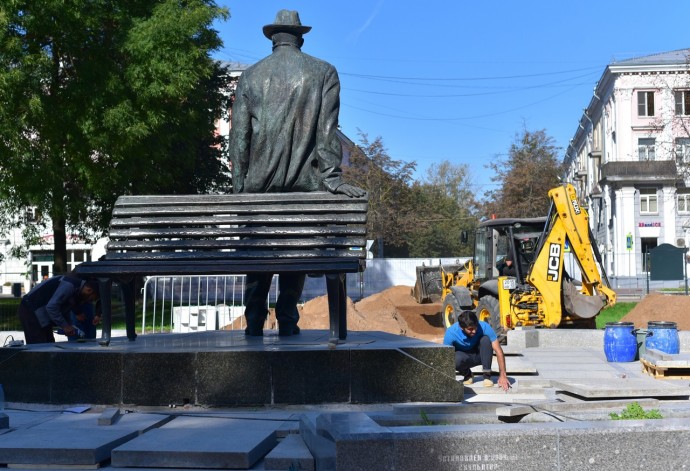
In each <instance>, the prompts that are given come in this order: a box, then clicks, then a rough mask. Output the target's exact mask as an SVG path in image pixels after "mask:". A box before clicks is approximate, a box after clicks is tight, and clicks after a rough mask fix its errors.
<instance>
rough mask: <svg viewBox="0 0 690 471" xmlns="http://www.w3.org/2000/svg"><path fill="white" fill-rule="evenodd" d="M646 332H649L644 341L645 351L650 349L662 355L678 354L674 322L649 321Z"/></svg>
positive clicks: (678, 348) (678, 344) (678, 343)
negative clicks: (662, 353)
mask: <svg viewBox="0 0 690 471" xmlns="http://www.w3.org/2000/svg"><path fill="white" fill-rule="evenodd" d="M647 330H649V332H650V334H649V337H647V340H646V341H645V348H646V349H647V350H649V349H650V348H651V349H654V350H659V351H660V352H664V353H670V354H676V353H680V339H679V338H678V329H677V328H676V323H675V322H666V321H649V322H647Z"/></svg>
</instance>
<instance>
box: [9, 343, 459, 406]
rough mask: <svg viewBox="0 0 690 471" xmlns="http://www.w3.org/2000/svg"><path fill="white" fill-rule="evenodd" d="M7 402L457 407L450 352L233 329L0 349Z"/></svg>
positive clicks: (426, 346)
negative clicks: (331, 345)
mask: <svg viewBox="0 0 690 471" xmlns="http://www.w3.org/2000/svg"><path fill="white" fill-rule="evenodd" d="M0 378H1V379H2V383H3V387H4V389H5V396H6V400H7V401H12V402H24V403H46V404H82V403H88V404H102V405H109V404H116V405H120V404H123V405H129V404H133V405H149V406H167V405H182V404H192V405H205V406H237V405H257V404H318V403H387V402H412V401H414V402H416V401H429V402H459V401H462V400H463V389H462V384H460V383H458V382H457V381H456V380H455V368H454V354H453V350H452V348H450V347H445V346H443V345H439V344H436V343H431V342H426V341H423V340H417V339H412V338H409V337H403V336H398V335H392V334H388V333H384V332H350V333H349V335H348V338H347V340H346V341H345V342H344V343H342V344H338V345H337V346H336V347H335V348H329V345H328V332H327V331H322V330H311V331H302V333H301V334H300V335H296V336H292V337H279V336H278V335H277V333H276V332H275V331H266V332H265V335H264V337H245V335H244V333H243V332H241V331H211V332H200V333H190V334H152V335H142V336H139V337H138V338H137V340H136V341H133V342H131V341H129V340H127V338H126V337H116V338H114V339H113V340H112V341H111V343H110V345H109V346H108V347H102V346H100V345H98V343H96V342H90V343H68V342H61V343H55V344H43V345H30V346H26V347H24V348H2V349H0Z"/></svg>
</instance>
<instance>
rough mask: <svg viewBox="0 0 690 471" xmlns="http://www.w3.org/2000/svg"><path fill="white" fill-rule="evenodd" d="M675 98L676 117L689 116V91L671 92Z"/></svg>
mask: <svg viewBox="0 0 690 471" xmlns="http://www.w3.org/2000/svg"><path fill="white" fill-rule="evenodd" d="M673 95H674V96H675V98H676V116H690V90H678V91H675V92H673Z"/></svg>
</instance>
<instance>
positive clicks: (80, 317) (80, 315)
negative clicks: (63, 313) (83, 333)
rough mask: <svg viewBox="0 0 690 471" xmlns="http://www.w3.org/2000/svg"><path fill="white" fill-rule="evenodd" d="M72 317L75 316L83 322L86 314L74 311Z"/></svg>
mask: <svg viewBox="0 0 690 471" xmlns="http://www.w3.org/2000/svg"><path fill="white" fill-rule="evenodd" d="M74 317H76V318H77V320H78V321H79V322H84V321H85V320H86V314H84V313H83V312H78V313H76V314H75V315H74Z"/></svg>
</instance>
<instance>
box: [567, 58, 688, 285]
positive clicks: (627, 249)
mask: <svg viewBox="0 0 690 471" xmlns="http://www.w3.org/2000/svg"><path fill="white" fill-rule="evenodd" d="M689 61H690V49H682V50H677V51H671V52H664V53H659V54H653V55H650V56H644V57H639V58H635V59H628V60H622V61H614V62H612V63H611V64H609V65H608V66H607V67H606V69H605V70H604V73H603V74H602V76H601V78H600V80H599V82H598V83H597V85H596V87H595V88H594V93H593V96H592V99H591V100H590V102H589V104H588V105H587V107H586V108H585V109H584V111H583V114H582V116H581V117H580V120H579V123H578V128H577V130H576V132H575V135H574V136H573V138H572V140H571V141H570V144H569V145H568V148H567V150H566V153H565V158H564V162H565V164H566V180H568V181H570V182H572V183H573V184H574V185H575V186H576V188H577V190H578V194H579V195H580V197H581V199H582V203H583V204H585V205H587V206H588V208H589V214H590V226H591V228H592V231H593V233H594V235H595V238H596V239H597V241H598V243H599V248H600V250H601V253H602V256H603V258H604V264H605V268H606V270H607V272H608V274H609V275H615V276H637V275H639V274H643V273H645V272H646V271H647V268H648V257H646V256H645V254H646V253H648V251H649V250H651V249H653V248H655V247H657V246H658V245H661V244H671V245H674V246H678V247H687V246H688V244H689V243H690V180H689V179H688V172H687V168H688V165H690V62H689Z"/></svg>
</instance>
